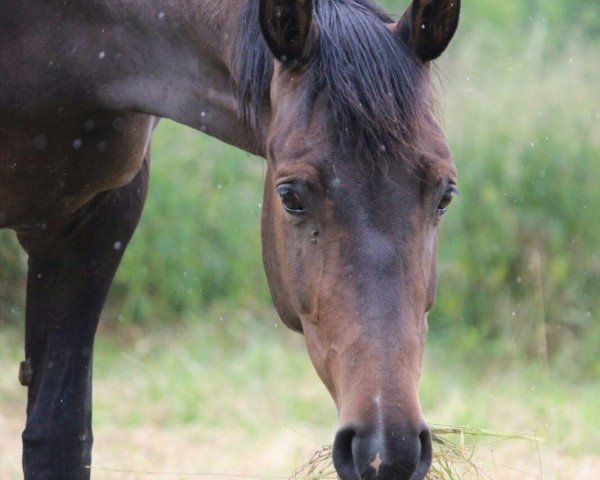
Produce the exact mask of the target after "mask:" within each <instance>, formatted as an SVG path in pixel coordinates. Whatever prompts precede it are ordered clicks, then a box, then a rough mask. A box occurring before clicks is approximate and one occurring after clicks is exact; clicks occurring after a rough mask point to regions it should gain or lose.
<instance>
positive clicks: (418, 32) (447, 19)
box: [395, 0, 460, 62]
mask: <svg viewBox="0 0 600 480" xmlns="http://www.w3.org/2000/svg"><path fill="white" fill-rule="evenodd" d="M459 17H460V0H413V1H412V3H411V4H410V6H409V7H408V9H407V10H406V12H404V15H402V18H401V19H400V21H399V22H398V23H397V25H396V26H395V30H396V33H397V34H398V35H399V36H400V37H401V38H402V39H403V40H404V41H405V42H406V43H407V44H408V45H409V46H410V47H411V48H412V49H413V51H414V52H415V54H416V55H417V57H419V58H420V59H421V60H422V61H423V62H429V61H431V60H435V59H436V58H437V57H439V56H440V55H441V54H442V52H443V51H444V50H445V49H446V47H447V46H448V44H449V43H450V40H452V37H453V36H454V33H455V32H456V28H457V27H458V19H459Z"/></svg>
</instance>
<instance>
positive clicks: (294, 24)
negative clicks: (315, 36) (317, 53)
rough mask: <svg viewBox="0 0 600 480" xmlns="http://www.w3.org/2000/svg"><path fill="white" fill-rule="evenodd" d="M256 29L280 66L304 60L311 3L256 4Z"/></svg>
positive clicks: (272, 0)
mask: <svg viewBox="0 0 600 480" xmlns="http://www.w3.org/2000/svg"><path fill="white" fill-rule="evenodd" d="M259 8H260V10H259V19H260V28H261V30H262V34H263V37H264V38H265V40H266V42H267V45H268V46H269V48H270V49H271V52H273V55H275V58H276V59H277V60H279V61H280V62H282V63H289V62H295V61H303V60H306V58H305V56H307V55H308V52H309V50H310V48H309V45H308V42H309V39H310V33H311V32H310V30H311V25H312V16H313V2H312V0H260V6H259Z"/></svg>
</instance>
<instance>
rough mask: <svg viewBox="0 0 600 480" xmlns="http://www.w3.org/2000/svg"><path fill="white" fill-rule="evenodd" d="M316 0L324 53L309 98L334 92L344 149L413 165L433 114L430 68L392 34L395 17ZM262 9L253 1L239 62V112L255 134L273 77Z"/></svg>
mask: <svg viewBox="0 0 600 480" xmlns="http://www.w3.org/2000/svg"><path fill="white" fill-rule="evenodd" d="M313 1H314V21H315V22H316V23H317V27H318V32H319V49H318V55H317V58H315V59H314V60H313V61H312V62H311V64H310V65H309V66H308V67H307V68H308V70H307V72H306V75H307V77H308V80H307V82H306V83H307V85H306V88H307V95H308V97H307V98H309V99H311V98H314V92H319V91H321V90H322V89H324V88H325V89H326V90H327V93H328V99H329V108H330V110H331V112H332V114H333V117H334V119H335V120H336V122H337V124H338V129H339V132H340V134H339V135H340V141H341V142H342V144H343V145H345V146H352V147H354V148H357V149H358V150H359V152H360V153H361V154H362V155H363V156H365V157H367V158H369V159H371V160H375V161H376V160H377V159H378V158H381V157H384V156H385V157H389V156H390V155H392V156H393V155H396V156H402V157H404V158H406V159H409V158H414V157H415V155H409V154H408V153H409V152H411V153H414V152H418V151H419V150H420V148H419V145H418V144H419V142H418V140H416V139H417V138H418V137H419V136H418V135H417V133H418V132H419V131H420V130H421V127H423V126H424V125H426V123H427V122H426V121H425V117H426V116H427V115H428V114H429V112H430V111H431V95H430V92H429V90H430V82H429V77H428V74H427V69H425V68H423V66H422V64H421V63H420V62H419V61H418V60H417V59H416V57H415V56H414V54H413V53H412V51H411V50H410V49H409V47H408V46H407V45H406V44H405V43H404V42H403V41H402V40H401V39H400V38H399V36H398V35H395V34H393V33H392V32H391V31H390V30H389V29H388V28H387V26H386V25H385V24H386V23H391V22H392V21H393V20H392V18H391V17H389V16H388V15H386V14H385V13H384V12H383V11H382V10H381V9H380V8H379V7H378V6H376V5H375V4H374V3H373V2H372V1H371V0H313ZM258 10H259V9H258V0H247V1H246V4H245V6H244V9H243V13H242V16H241V20H240V25H239V30H238V32H239V33H238V35H237V38H236V41H235V45H234V58H233V59H232V64H233V75H234V81H235V87H236V90H237V94H238V99H239V103H240V110H241V113H242V115H243V116H244V118H245V119H246V121H247V122H248V123H249V124H250V125H252V126H253V127H260V111H261V108H262V107H263V106H264V105H265V103H266V102H268V97H269V88H270V82H271V78H272V75H273V56H272V54H271V52H270V51H269V50H268V48H267V46H266V43H265V41H264V40H263V38H262V35H261V32H260V26H259V21H258ZM240 52H243V53H241V54H240ZM307 101H308V100H307ZM384 154H385V155H384Z"/></svg>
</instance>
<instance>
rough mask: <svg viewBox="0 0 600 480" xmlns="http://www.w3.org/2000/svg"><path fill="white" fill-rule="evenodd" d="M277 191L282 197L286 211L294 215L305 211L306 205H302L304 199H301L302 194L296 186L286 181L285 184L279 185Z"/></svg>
mask: <svg viewBox="0 0 600 480" xmlns="http://www.w3.org/2000/svg"><path fill="white" fill-rule="evenodd" d="M277 193H279V196H280V197H281V202H282V203H283V208H285V211H286V212H288V213H290V214H292V215H303V214H304V213H305V211H306V210H305V209H304V206H303V205H302V200H300V195H298V192H296V190H294V187H293V186H292V185H290V184H289V183H284V184H283V185H279V186H278V187H277Z"/></svg>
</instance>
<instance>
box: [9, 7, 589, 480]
mask: <svg viewBox="0 0 600 480" xmlns="http://www.w3.org/2000/svg"><path fill="white" fill-rule="evenodd" d="M381 3H383V4H385V6H386V7H388V9H389V10H390V11H391V12H393V13H398V14H399V13H401V12H402V11H403V9H404V7H405V3H406V2H399V1H385V2H381ZM437 65H438V68H437V69H436V72H437V75H436V77H437V78H438V79H439V81H438V82H437V83H438V84H439V88H438V90H439V92H440V100H441V106H442V108H441V110H442V111H443V123H444V125H445V130H446V133H447V136H448V138H449V142H450V145H451V148H452V150H453V153H454V156H455V159H456V163H457V165H458V170H459V186H460V190H461V193H462V195H461V197H459V198H458V199H457V201H456V202H455V203H454V204H453V206H452V208H451V210H450V212H449V214H448V215H447V217H446V219H445V220H444V222H443V226H442V232H441V240H440V251H439V266H440V268H439V276H440V279H439V292H438V298H437V302H436V306H435V308H434V310H433V311H432V312H431V314H430V317H429V319H430V320H429V322H430V333H429V343H428V347H427V348H428V360H427V362H428V364H429V366H428V367H426V369H425V373H424V380H423V382H424V386H423V397H424V405H425V407H426V408H425V411H426V412H427V411H428V409H430V410H433V411H435V412H436V415H438V417H444V418H438V420H440V421H443V422H451V421H466V422H471V423H472V422H479V423H485V422H487V423H490V422H491V423H498V425H497V426H502V425H500V424H501V421H499V420H498V421H494V420H493V416H492V415H491V413H490V410H493V409H494V408H496V404H495V403H494V400H492V399H487V400H484V399H483V396H482V397H478V396H477V395H476V394H474V393H472V392H473V391H477V392H479V393H478V394H479V395H480V396H481V395H483V393H482V392H481V390H480V388H483V389H484V390H485V389H491V388H495V387H491V386H490V384H489V383H486V381H488V380H489V378H490V375H498V378H499V379H503V380H501V381H502V382H504V381H505V382H506V383H504V384H503V385H502V386H503V387H504V392H505V393H506V398H507V399H509V398H510V399H511V401H517V403H518V399H520V400H521V404H523V405H524V404H528V405H531V404H535V405H536V406H535V407H532V408H535V409H536V410H535V411H536V412H537V413H535V414H534V413H532V415H542V417H543V418H544V419H539V418H538V419H531V417H527V416H525V417H526V418H529V419H530V420H531V421H530V422H529V423H527V420H526V419H524V420H523V421H522V422H521V423H519V424H518V425H513V426H515V427H517V426H518V427H521V428H522V427H524V426H527V425H530V426H531V428H537V427H539V426H540V424H546V423H548V422H549V421H550V420H548V418H554V419H555V420H556V422H558V423H559V424H560V425H558V426H557V425H555V426H554V427H552V426H551V427H549V428H550V431H551V432H552V435H555V436H556V438H555V439H556V442H557V445H560V446H561V448H563V449H566V450H569V449H571V450H569V451H575V450H578V449H579V448H580V447H581V446H582V445H584V446H585V450H584V452H590V451H591V452H593V453H594V455H600V444H599V443H598V440H597V439H596V435H595V434H594V433H593V431H594V426H595V428H596V429H597V428H600V425H599V420H598V418H597V416H595V415H593V414H592V411H593V410H594V407H593V405H597V404H598V403H597V402H598V401H599V400H600V392H598V389H600V386H599V381H598V380H599V377H600V355H598V345H599V344H600V215H599V213H598V208H599V206H600V2H599V1H596V0H578V1H566V0H529V1H527V2H525V1H522V0H505V1H502V2H498V1H494V0H472V1H468V0H467V1H464V2H463V16H462V23H461V26H460V28H459V32H458V34H457V36H456V38H455V40H454V42H453V44H452V45H451V47H450V48H449V50H448V52H447V53H446V54H445V56H444V57H443V58H442V59H441V60H440V61H439V62H438V64H437ZM152 170H153V171H152V179H151V190H150V196H149V199H148V202H147V205H146V210H145V214H144V217H143V220H142V222H141V225H140V227H139V229H138V231H137V233H136V236H135V238H134V240H133V242H132V243H131V245H130V247H129V249H128V251H127V253H126V255H125V259H124V262H123V265H122V267H121V269H120V271H119V273H118V276H117V279H116V281H115V284H114V287H113V290H112V293H111V296H110V300H109V304H108V305H107V307H106V309H105V312H104V314H103V323H102V331H103V332H105V333H106V334H107V335H106V336H105V337H104V338H105V339H104V340H102V343H101V346H102V349H103V350H102V352H106V356H105V357H104V360H98V359H97V363H98V362H100V366H99V367H98V368H99V370H100V372H102V371H105V372H106V375H108V376H110V371H111V367H109V366H108V365H112V364H111V362H114V363H115V365H116V364H117V362H118V358H119V355H121V353H119V352H122V351H128V349H130V348H132V349H134V350H133V351H135V352H137V353H136V355H137V354H139V355H141V358H139V359H138V360H139V361H141V362H146V363H147V364H148V365H162V366H164V365H168V364H169V362H173V363H178V362H179V360H177V358H178V357H177V356H178V355H183V356H184V357H185V358H186V359H187V360H186V361H188V362H192V364H193V365H196V367H198V368H201V369H202V372H204V369H205V368H208V367H209V366H210V365H213V366H214V363H215V361H216V362H217V363H219V364H220V365H224V366H226V367H225V368H224V370H222V371H220V373H219V375H223V376H226V377H229V376H233V377H235V375H236V373H235V372H236V371H237V370H236V369H237V366H236V365H238V366H239V365H240V364H242V365H244V367H243V368H242V370H241V372H242V373H240V372H239V371H237V374H239V375H240V378H243V379H244V380H243V381H242V380H240V382H241V383H240V384H239V385H238V386H237V387H232V386H231V385H230V386H229V387H228V388H232V389H233V391H235V392H236V394H240V395H241V394H248V390H244V389H247V388H249V387H248V385H247V383H246V382H249V381H250V380H248V379H247V377H253V376H258V377H259V378H262V381H263V382H274V384H273V385H276V384H277V378H278V376H279V375H286V376H287V377H288V378H296V379H299V380H298V381H301V382H303V381H304V379H305V377H306V376H307V375H308V376H309V377H307V378H310V380H306V381H311V382H318V380H317V379H316V376H314V375H313V374H312V373H306V372H307V370H306V369H310V367H309V366H308V363H307V362H308V361H306V362H304V360H299V358H304V357H303V356H304V355H305V354H304V352H302V345H301V344H300V343H299V342H300V341H299V340H298V339H297V336H295V335H294V334H292V333H291V332H286V333H281V332H279V331H280V330H282V328H281V327H280V324H279V321H278V319H277V318H276V317H275V314H274V312H273V308H272V307H271V306H270V297H269V293H268V290H267V287H266V281H265V277H264V273H263V269H262V263H261V257H260V234H259V220H260V211H261V197H262V177H263V175H264V162H263V160H262V159H259V158H256V157H252V156H251V155H249V154H246V153H244V152H241V151H239V150H236V149H234V148H231V147H228V146H226V145H223V144H221V143H219V142H217V141H215V140H213V139H210V138H208V137H206V136H203V135H201V134H199V133H197V132H193V131H191V130H189V129H187V128H184V127H181V126H178V125H175V124H174V123H172V122H169V121H163V122H162V123H161V124H160V126H159V127H158V129H157V131H156V133H155V135H154V141H153V166H152ZM25 263H26V258H25V257H24V255H23V254H22V253H21V252H20V250H19V249H18V247H17V245H16V241H15V239H14V237H13V235H12V234H11V233H10V232H2V233H0V335H2V334H3V333H2V332H4V335H9V336H11V335H13V336H12V337H10V338H15V337H14V336H17V337H18V336H19V335H20V334H19V333H10V332H15V331H17V332H18V330H19V329H21V328H22V318H23V310H24V280H25ZM156 331H158V332H159V334H156V333H153V332H156ZM7 332H8V333H7ZM153 335H154V336H153ZM181 336H183V337H185V338H186V340H185V341H182V340H181ZM292 337H293V338H292ZM5 338H8V337H5ZM148 338H151V339H152V338H153V339H154V340H152V341H150V340H147V341H149V342H150V343H152V342H153V341H155V343H156V345H158V346H156V347H155V348H156V349H157V350H158V351H160V354H157V353H156V352H155V351H154V350H153V348H146V349H142V353H140V352H139V351H138V350H135V349H136V348H137V346H139V342H142V341H144V340H143V339H148ZM298 338H299V337H298ZM9 344H10V345H11V348H13V346H14V342H12V343H11V342H9V341H6V342H4V343H0V346H3V347H5V348H6V349H8V348H9V347H8V345H9ZM153 345H154V343H153ZM173 345H174V346H173ZM202 349H204V350H202ZM201 350H202V351H203V352H204V353H200V351H201ZM111 352H112V353H111ZM182 352H183V353H182ZM186 352H187V353H186ZM111 355H112V356H111ZM297 355H299V356H297ZM14 357H15V359H16V358H17V357H18V353H14ZM215 357H216V358H217V360H215ZM232 357H233V358H234V360H231V358H232ZM286 357H287V358H288V361H289V362H291V363H290V364H289V366H288V367H285V368H284V367H277V368H279V370H277V368H276V367H274V366H273V363H277V362H278V361H283V359H285V358H286ZM157 358H160V360H158V359H157ZM280 359H281V360H280ZM102 362H105V363H106V366H105V367H106V368H105V370H103V365H104V363H102ZM153 362H155V363H153ZM194 362H196V363H194ZM236 362H237V363H236ZM296 362H299V363H296ZM199 365H201V366H202V367H199ZM174 368H175V367H174ZM274 368H275V370H273V369H274ZM281 368H284V371H281ZM115 369H116V370H118V369H119V367H115ZM490 372H491V373H490ZM507 372H509V373H507ZM510 372H512V373H510ZM138 373H139V372H138ZM194 373H195V371H192V372H188V374H189V375H190V382H191V383H193V381H192V377H194ZM196 373H197V372H196ZM100 374H101V375H102V373H100ZM114 374H115V373H114V370H112V375H114ZM144 375H150V374H149V373H148V372H145V373H144ZM203 375H208V374H206V373H205V372H204V373H203ZM295 375H296V376H295ZM428 375H429V376H428ZM184 376H185V375H184ZM167 377H168V376H167ZM175 377H177V378H179V376H178V375H175ZM165 378H166V377H165ZM169 378H170V377H169ZM203 378H205V377H203ZM210 378H213V377H210ZM163 380H164V382H163V383H161V384H160V385H161V386H158V387H157V386H156V385H155V386H152V385H151V384H150V380H148V382H147V383H145V384H144V386H143V387H141V388H142V390H140V392H142V393H140V392H138V393H139V394H140V396H141V397H143V398H145V399H148V398H150V399H152V398H153V399H154V401H155V402H158V403H160V398H162V397H161V393H160V391H161V388H164V389H165V391H166V390H169V389H171V390H172V389H175V390H177V389H182V388H185V387H182V386H181V385H182V384H179V385H180V386H174V383H173V382H175V379H171V380H168V381H167V380H165V379H163ZM180 380H181V379H180ZM184 380H185V379H184ZM184 380H181V381H182V382H184V384H185V381H184ZM213 380H214V381H213ZM213 380H211V381H209V383H208V384H207V385H208V386H207V387H206V388H209V389H212V388H214V389H219V388H223V387H222V384H220V383H219V381H218V378H214V379H213ZM256 381H258V380H256ZM499 381H500V380H499ZM165 382H166V383H165ZM455 384H457V385H458V386H459V387H458V388H459V389H461V388H462V389H463V390H467V391H466V392H464V393H463V395H470V394H472V395H473V397H471V400H472V401H473V402H475V399H477V405H478V407H477V408H474V405H471V407H470V409H463V410H460V409H459V408H458V407H456V409H454V410H444V408H443V406H442V405H441V403H440V402H441V398H444V395H445V394H447V393H448V392H449V391H450V390H449V389H451V388H452V387H454V386H455ZM261 385H262V386H263V387H264V388H265V391H267V392H271V393H273V395H274V398H275V399H276V398H277V395H279V396H280V397H281V398H282V402H284V405H286V407H285V408H287V410H285V412H284V413H282V415H284V416H286V417H289V416H293V415H297V419H298V422H300V423H301V422H308V424H310V422H313V423H315V424H316V423H318V422H321V421H323V419H324V418H329V419H330V420H329V421H330V422H333V421H334V420H335V419H331V418H330V417H332V416H334V412H333V410H332V407H331V406H330V405H327V406H322V407H318V406H316V405H317V404H318V405H321V403H320V402H321V401H322V399H323V398H325V397H324V396H320V395H321V393H319V394H318V395H317V397H318V401H317V400H315V398H317V397H313V396H312V394H310V395H308V396H307V397H306V398H304V400H303V399H302V398H303V397H302V396H300V399H298V397H297V396H296V395H292V394H291V393H287V390H286V388H285V387H284V391H281V388H280V387H277V386H273V388H272V389H270V388H268V387H266V386H265V384H261ZM485 385H487V386H485ZM494 385H496V386H498V385H497V384H494ZM531 385H534V386H535V388H532V389H530V386H531ZM7 388H8V387H7ZM291 388H292V389H293V388H294V387H291ZM319 388H320V387H319ZM153 389H154V390H153ZM535 389H538V390H537V391H535ZM155 390H156V391H155ZM259 390H260V388H259ZM468 390H471V393H470V392H468ZM530 390H531V391H530ZM242 391H243V392H245V393H241V392H242ZM251 391H252V392H253V390H252V389H251ZM532 392H533V393H532ZM254 393H256V392H254ZM294 393H297V392H295V391H294ZM153 395H154V396H153ZM206 395H207V393H206V392H205V393H203V392H197V391H193V393H190V392H189V391H186V394H185V395H184V397H185V399H187V400H184V401H182V402H181V403H176V404H171V406H172V409H174V412H171V413H170V415H171V416H169V418H170V421H174V422H176V423H177V422H179V423H183V424H185V423H186V422H192V421H195V420H197V419H198V416H199V415H200V413H198V411H199V410H201V409H202V408H203V405H204V404H203V403H202V402H199V401H198V398H205V397H206ZM440 395H441V398H440ZM574 396H576V397H577V398H576V400H574V399H573V398H572V397H574ZM182 398H183V397H182ZM445 398H448V397H447V396H446V397H445ZM466 398H469V397H468V396H467V397H466ZM190 399H194V400H193V401H192V400H190ZM270 401H271V402H273V401H274V399H273V398H271V399H270ZM465 401H466V400H465ZM573 401H576V402H579V403H575V404H572V403H571V404H569V403H568V402H573ZM186 402H187V403H186ZM286 402H287V403H286ZM303 402H304V403H303ZM535 402H538V403H535ZM204 403H206V402H204ZM458 403H460V402H458ZM567 404H569V405H570V407H567ZM174 405H178V406H177V407H175V406H174ZM288 407H289V408H288ZM562 407H564V408H565V409H568V410H569V413H567V412H565V411H563V410H562ZM147 408H148V409H150V410H151V408H152V407H150V404H149V405H148V406H147ZM204 408H209V407H206V405H204ZM516 408H520V407H515V409H516ZM320 409H322V411H321V410H320ZM515 409H508V411H510V412H514V411H515ZM100 411H101V412H102V410H100ZM294 412H295V413H294ZM315 412H317V413H315ZM319 412H320V413H319ZM238 413H239V412H238ZM102 415H104V416H105V417H106V418H107V419H111V418H112V417H111V416H110V414H109V413H106V414H102V413H100V416H101V418H104V417H102ZM232 415H236V413H235V412H233V413H232ZM511 415H512V413H509V414H507V416H508V417H510V416H511ZM561 415H564V416H561ZM140 416H141V417H143V414H140ZM546 417H548V418H546ZM207 418H208V417H207V415H206V412H205V414H204V416H202V420H206V419H207ZM505 418H506V417H505ZM112 420H113V421H115V418H112ZM130 420H131V422H132V425H136V424H137V423H136V422H141V421H143V420H141V419H139V418H138V419H137V420H136V418H134V419H130ZM99 421H101V420H99ZM108 421H109V420H107V422H108ZM159 423H160V422H159ZM331 424H332V425H333V423H331ZM508 424H509V425H512V424H511V423H510V422H509V423H508ZM582 425H585V426H586V428H588V430H586V431H587V433H583V434H582V433H581V430H582V428H583V427H582ZM482 426H486V425H485V424H484V425H482ZM511 428H512V427H511ZM576 431H579V432H580V433H578V434H577V435H576V433H575V432H576ZM575 436H578V438H575ZM563 442H566V443H563ZM579 453H581V452H579ZM0 466H1V462H0ZM0 471H1V469H0ZM498 478H508V477H504V476H500V477H498ZM548 478H555V477H548ZM556 478H559V477H556ZM560 478H575V477H569V476H565V477H560ZM577 478H584V477H579V476H578V477H577ZM590 478H592V477H590Z"/></svg>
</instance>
